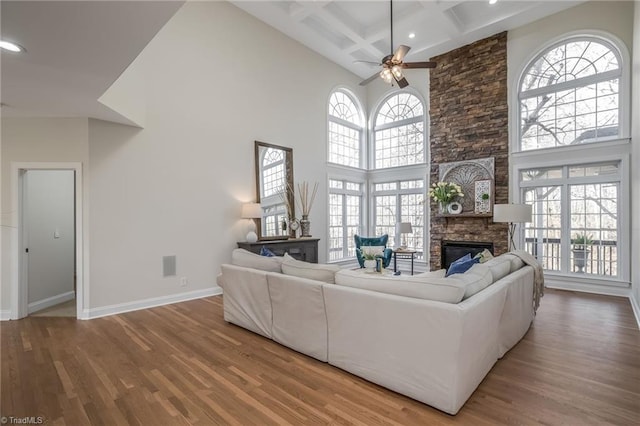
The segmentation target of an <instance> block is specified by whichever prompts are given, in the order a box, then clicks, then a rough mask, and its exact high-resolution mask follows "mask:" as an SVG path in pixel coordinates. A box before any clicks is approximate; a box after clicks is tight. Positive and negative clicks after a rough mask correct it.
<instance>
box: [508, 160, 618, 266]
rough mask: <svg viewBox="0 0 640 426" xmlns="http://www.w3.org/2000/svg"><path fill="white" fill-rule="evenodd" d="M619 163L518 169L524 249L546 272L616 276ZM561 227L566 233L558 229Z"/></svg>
mask: <svg viewBox="0 0 640 426" xmlns="http://www.w3.org/2000/svg"><path fill="white" fill-rule="evenodd" d="M621 179H622V174H621V171H620V162H606V163H595V164H593V163H592V164H577V165H567V166H558V167H551V168H535V169H527V170H521V171H520V187H521V190H522V197H523V200H524V202H525V203H527V204H531V205H532V206H533V220H532V222H531V223H528V224H526V225H525V244H526V249H527V251H529V252H530V253H532V254H534V255H535V256H536V257H537V258H538V260H539V261H540V262H541V263H542V265H543V267H544V269H545V270H547V271H556V272H562V273H570V274H583V275H584V274H587V275H591V276H601V277H610V278H620V275H619V269H620V268H619V266H620V265H619V258H618V255H619V250H618V241H619V235H620V224H621V221H620V203H619V202H618V200H619V197H620V186H621ZM563 230H566V232H563Z"/></svg>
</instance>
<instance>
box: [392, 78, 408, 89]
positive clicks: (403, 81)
mask: <svg viewBox="0 0 640 426" xmlns="http://www.w3.org/2000/svg"><path fill="white" fill-rule="evenodd" d="M393 78H394V79H395V80H396V83H398V87H399V88H401V89H404V88H405V87H407V86H408V85H409V82H408V81H407V79H406V78H404V77H402V78H401V79H400V80H398V79H397V78H396V77H395V76H393Z"/></svg>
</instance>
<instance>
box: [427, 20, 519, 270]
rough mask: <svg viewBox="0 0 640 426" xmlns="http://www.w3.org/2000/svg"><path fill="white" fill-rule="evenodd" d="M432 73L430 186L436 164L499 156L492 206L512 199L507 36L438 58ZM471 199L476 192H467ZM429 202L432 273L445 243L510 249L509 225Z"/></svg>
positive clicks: (505, 34) (504, 250) (436, 170)
mask: <svg viewBox="0 0 640 426" xmlns="http://www.w3.org/2000/svg"><path fill="white" fill-rule="evenodd" d="M432 60H434V61H436V62H437V63H438V66H437V67H436V68H435V69H433V70H431V72H430V112H429V116H430V120H431V122H430V125H431V132H430V133H431V141H430V144H431V182H438V165H439V164H440V163H449V162H453V161H462V160H473V159H477V158H486V157H493V158H495V198H494V200H493V203H494V204H503V203H507V202H508V198H509V186H508V185H509V146H508V144H509V134H508V124H509V113H508V107H507V33H506V32H503V33H500V34H496V35H495V36H492V37H489V38H486V39H484V40H480V41H478V42H475V43H473V44H470V45H467V46H464V47H461V48H459V49H456V50H453V51H451V52H448V53H445V54H443V55H440V56H438V57H435V58H432ZM465 195H466V196H473V194H465ZM430 202H431V247H430V254H431V269H439V268H440V243H441V241H442V240H455V241H482V242H486V241H491V242H493V243H494V251H495V253H496V254H501V253H504V252H506V251H507V245H508V242H507V226H506V225H505V224H497V223H496V224H494V223H493V222H492V220H491V218H477V217H452V218H448V219H447V218H444V217H440V216H439V214H438V207H437V205H436V204H435V202H434V201H433V200H431V201H430Z"/></svg>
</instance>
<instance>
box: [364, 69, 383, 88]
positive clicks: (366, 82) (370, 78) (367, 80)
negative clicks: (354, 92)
mask: <svg viewBox="0 0 640 426" xmlns="http://www.w3.org/2000/svg"><path fill="white" fill-rule="evenodd" d="M379 75H380V73H379V72H377V73H375V74H374V75H372V76H371V77H369V78H367V79H366V80H362V81H361V82H360V86H366V85H367V84H369V83H371V82H372V81H373V80H375V79H376V78H378V76H379Z"/></svg>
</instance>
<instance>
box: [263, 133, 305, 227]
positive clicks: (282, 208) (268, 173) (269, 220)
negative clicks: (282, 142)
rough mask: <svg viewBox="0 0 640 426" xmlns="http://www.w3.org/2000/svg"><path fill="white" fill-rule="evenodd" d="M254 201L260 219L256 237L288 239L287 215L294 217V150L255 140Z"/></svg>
mask: <svg viewBox="0 0 640 426" xmlns="http://www.w3.org/2000/svg"><path fill="white" fill-rule="evenodd" d="M255 167H256V200H257V202H258V203H260V206H261V207H262V218H260V220H258V221H257V223H256V228H257V229H256V233H257V234H258V239H259V240H279V239H286V238H289V232H290V230H289V227H288V226H287V225H288V219H289V217H295V206H294V198H293V197H294V194H293V149H292V148H287V147H284V146H279V145H273V144H270V143H266V142H260V141H255Z"/></svg>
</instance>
